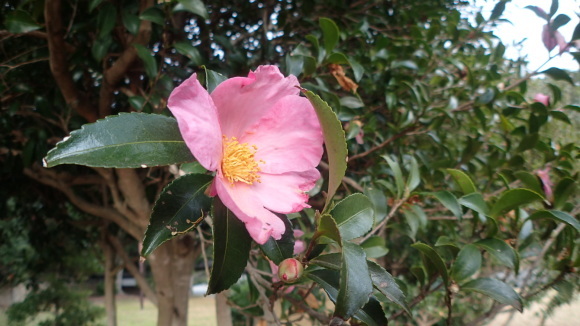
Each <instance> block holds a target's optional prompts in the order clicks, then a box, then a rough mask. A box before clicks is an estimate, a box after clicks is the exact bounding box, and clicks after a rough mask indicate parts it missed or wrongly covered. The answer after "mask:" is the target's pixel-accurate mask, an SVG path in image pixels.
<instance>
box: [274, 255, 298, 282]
mask: <svg viewBox="0 0 580 326" xmlns="http://www.w3.org/2000/svg"><path fill="white" fill-rule="evenodd" d="M303 271H304V268H303V267H302V263H300V262H299V261H298V260H296V259H294V258H288V259H285V260H283V261H282V262H281V263H280V265H278V277H279V278H280V280H282V282H284V283H294V282H296V280H298V279H299V278H300V277H301V276H302V272H303Z"/></svg>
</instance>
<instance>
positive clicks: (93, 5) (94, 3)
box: [89, 0, 103, 12]
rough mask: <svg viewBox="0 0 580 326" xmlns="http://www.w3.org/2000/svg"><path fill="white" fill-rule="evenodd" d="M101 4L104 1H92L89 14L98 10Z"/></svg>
mask: <svg viewBox="0 0 580 326" xmlns="http://www.w3.org/2000/svg"><path fill="white" fill-rule="evenodd" d="M101 2H103V0H91V1H90V2H89V12H91V11H93V10H94V9H95V8H97V7H98V6H99V5H100V4H101Z"/></svg>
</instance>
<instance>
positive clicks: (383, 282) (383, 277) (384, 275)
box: [367, 260, 411, 315]
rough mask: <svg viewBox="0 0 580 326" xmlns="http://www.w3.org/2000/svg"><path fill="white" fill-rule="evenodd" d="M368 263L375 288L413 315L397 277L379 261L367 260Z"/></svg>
mask: <svg viewBox="0 0 580 326" xmlns="http://www.w3.org/2000/svg"><path fill="white" fill-rule="evenodd" d="M367 264H368V268H369V273H370V274H371V280H372V281H373V286H374V288H375V289H377V291H379V292H381V293H382V294H384V295H385V296H386V297H387V298H388V299H389V300H391V301H392V302H394V303H396V304H397V305H399V306H400V307H401V308H403V309H404V310H405V311H406V312H407V313H408V314H409V315H411V311H410V309H409V306H407V302H406V299H405V294H404V293H403V291H401V289H400V288H399V286H398V285H397V281H395V278H394V277H393V276H392V275H391V274H389V272H387V271H386V270H385V269H384V268H383V267H381V266H379V265H378V264H377V263H375V262H372V261H370V260H367Z"/></svg>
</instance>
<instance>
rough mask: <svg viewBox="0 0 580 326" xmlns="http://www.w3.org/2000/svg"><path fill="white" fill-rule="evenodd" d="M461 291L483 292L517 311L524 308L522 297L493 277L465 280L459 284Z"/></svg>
mask: <svg viewBox="0 0 580 326" xmlns="http://www.w3.org/2000/svg"><path fill="white" fill-rule="evenodd" d="M461 290H463V291H474V292H478V293H481V294H485V295H487V296H489V297H491V298H492V299H494V300H496V301H498V302H500V303H504V304H508V305H510V306H512V307H514V308H515V309H517V310H518V311H519V312H522V311H523V310H524V308H523V305H522V298H520V296H519V295H518V294H517V293H516V291H514V289H512V287H511V286H509V285H507V284H505V283H504V282H502V281H499V280H496V279H493V278H478V279H475V280H473V281H470V282H467V283H465V284H463V285H462V286H461Z"/></svg>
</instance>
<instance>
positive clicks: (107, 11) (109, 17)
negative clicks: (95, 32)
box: [97, 2, 117, 38]
mask: <svg viewBox="0 0 580 326" xmlns="http://www.w3.org/2000/svg"><path fill="white" fill-rule="evenodd" d="M116 21H117V9H115V6H113V4H111V3H110V2H107V3H105V4H104V5H103V6H102V7H101V8H100V9H99V14H98V16H97V28H98V29H99V38H103V37H105V36H107V35H109V34H110V33H111V32H112V31H113V28H115V24H116Z"/></svg>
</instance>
